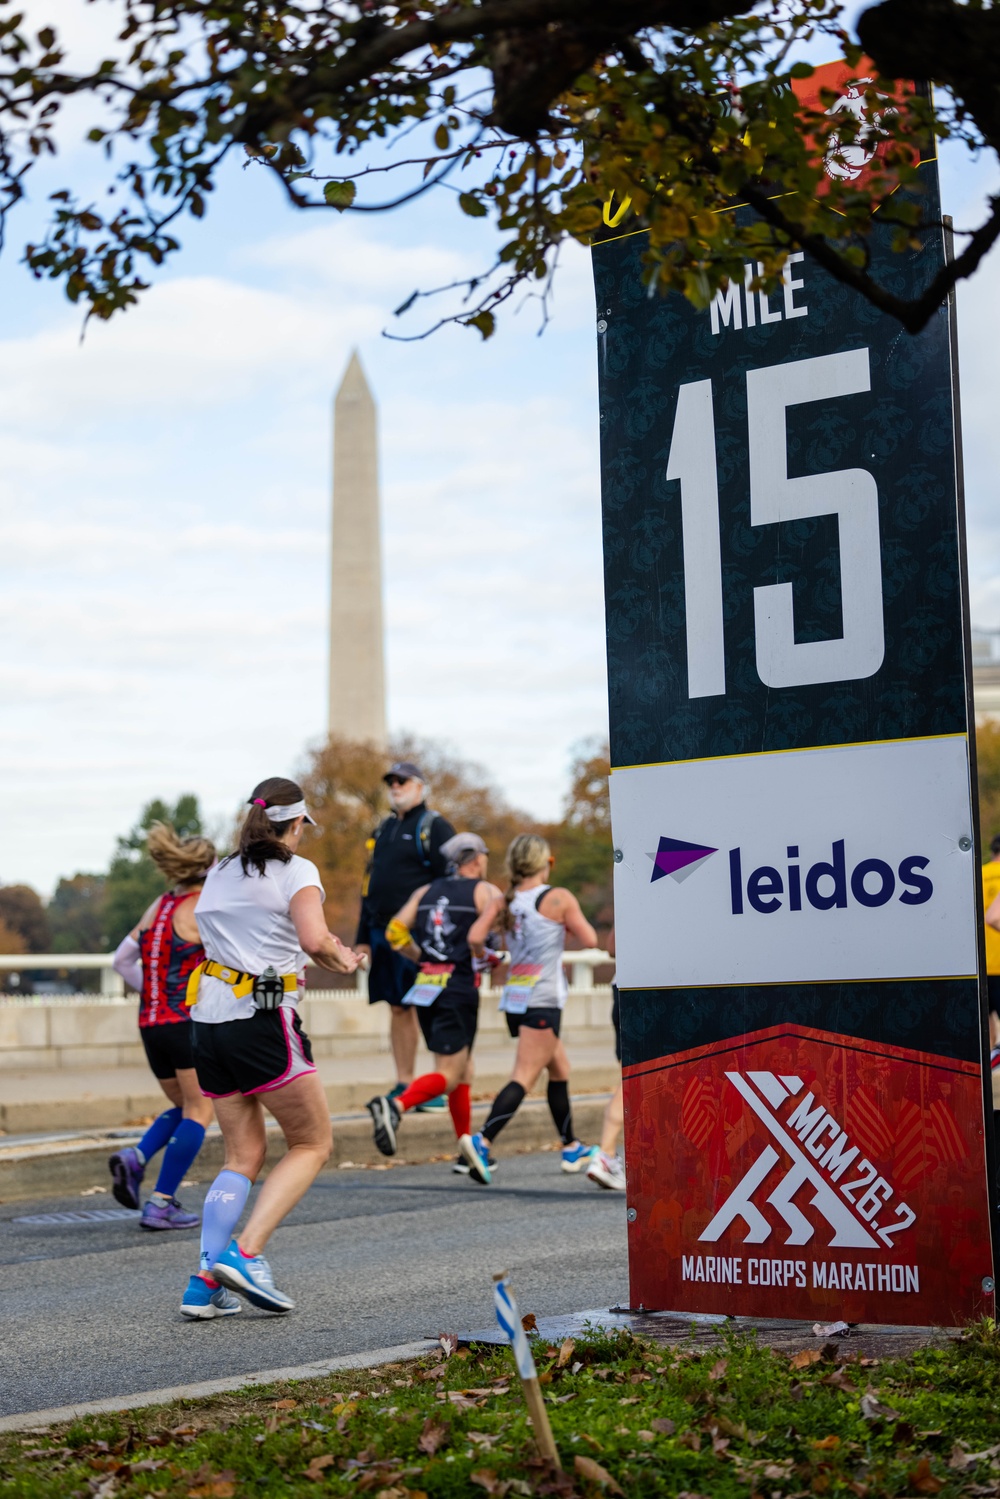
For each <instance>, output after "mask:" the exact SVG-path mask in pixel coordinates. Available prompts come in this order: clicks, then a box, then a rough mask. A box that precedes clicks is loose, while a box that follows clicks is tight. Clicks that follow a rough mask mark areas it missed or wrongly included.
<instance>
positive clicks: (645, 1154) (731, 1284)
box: [625, 1025, 993, 1325]
mask: <svg viewBox="0 0 1000 1499" xmlns="http://www.w3.org/2000/svg"><path fill="white" fill-rule="evenodd" d="M625 1120H626V1126H625V1128H626V1152H627V1161H628V1184H629V1203H630V1205H631V1207H633V1208H634V1209H635V1210H636V1216H635V1219H634V1221H632V1222H630V1224H629V1266H630V1278H631V1299H632V1305H633V1306H644V1307H646V1308H648V1309H662V1310H674V1311H700V1312H731V1313H733V1314H734V1315H735V1314H739V1315H740V1316H758V1317H791V1318H805V1319H808V1320H815V1319H819V1320H835V1319H838V1318H843V1320H844V1321H847V1322H876V1323H878V1322H883V1323H918V1324H929V1323H936V1324H944V1325H953V1324H958V1323H963V1322H967V1321H968V1320H969V1319H970V1318H973V1317H977V1316H980V1315H983V1314H990V1315H992V1312H993V1297H992V1295H989V1294H987V1293H985V1292H984V1291H983V1279H984V1277H986V1276H989V1275H991V1273H992V1263H991V1252H990V1243H989V1238H988V1221H989V1205H988V1203H987V1200H986V1168H985V1160H984V1146H983V1089H982V1081H981V1075H980V1069H979V1067H978V1066H977V1065H976V1064H974V1063H970V1062H959V1061H954V1060H952V1059H950V1058H947V1057H937V1056H930V1055H927V1054H925V1053H921V1052H914V1051H907V1050H904V1049H903V1048H901V1047H890V1046H879V1045H876V1044H874V1043H872V1042H868V1041H864V1042H862V1041H858V1040H854V1039H852V1038H850V1037H846V1036H837V1035H831V1034H829V1033H827V1032H824V1031H815V1030H810V1029H807V1028H806V1027H802V1026H789V1025H782V1026H772V1027H770V1028H769V1029H767V1030H761V1031H756V1032H754V1033H753V1034H751V1035H747V1036H740V1037H736V1038H733V1039H731V1040H728V1041H721V1042H718V1043H716V1044H714V1045H711V1046H703V1047H699V1048H697V1049H695V1050H692V1051H687V1052H679V1053H677V1054H675V1055H673V1056H670V1057H665V1058H662V1059H661V1060H659V1061H655V1062H647V1063H643V1064H642V1065H640V1066H635V1067H628V1068H626V1069H625Z"/></svg>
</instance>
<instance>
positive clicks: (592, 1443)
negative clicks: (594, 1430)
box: [579, 1421, 656, 1452]
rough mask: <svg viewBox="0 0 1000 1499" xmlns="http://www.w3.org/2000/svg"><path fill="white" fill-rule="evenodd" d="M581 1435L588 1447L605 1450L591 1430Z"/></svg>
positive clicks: (600, 1450) (597, 1450)
mask: <svg viewBox="0 0 1000 1499" xmlns="http://www.w3.org/2000/svg"><path fill="white" fill-rule="evenodd" d="M653 1425H654V1426H655V1425H656V1422H655V1421H654V1422H653ZM579 1435H580V1441H581V1442H586V1444H587V1446H588V1447H593V1449H594V1451H595V1452H603V1451H604V1448H603V1447H602V1446H601V1444H600V1442H599V1441H598V1440H597V1438H596V1437H592V1436H591V1435H590V1432H589V1431H581V1432H580V1434H579Z"/></svg>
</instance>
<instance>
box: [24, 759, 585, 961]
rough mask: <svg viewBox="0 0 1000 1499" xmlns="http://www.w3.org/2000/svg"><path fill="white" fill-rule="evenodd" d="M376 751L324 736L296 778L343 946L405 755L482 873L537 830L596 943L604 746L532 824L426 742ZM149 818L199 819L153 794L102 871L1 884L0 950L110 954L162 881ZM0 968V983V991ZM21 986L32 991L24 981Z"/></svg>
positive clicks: (179, 823)
mask: <svg viewBox="0 0 1000 1499" xmlns="http://www.w3.org/2000/svg"><path fill="white" fill-rule="evenodd" d="M387 753H388V758H387V754H386V752H383V751H381V750H378V749H376V748H375V747H374V746H372V745H371V744H362V743H356V742H354V741H352V740H349V739H342V738H336V737H335V738H331V739H329V740H328V741H327V742H326V743H325V744H324V745H322V746H321V747H320V748H318V749H316V750H315V751H313V752H312V753H311V754H310V755H309V757H308V759H307V762H306V765H305V767H304V769H303V771H302V772H301V774H300V779H301V781H302V783H303V786H304V788H305V793H306V798H307V800H308V801H309V804H310V806H311V808H312V809H313V812H314V815H315V817H316V820H317V822H318V823H319V828H318V829H317V830H316V831H315V832H313V831H311V830H310V833H309V836H308V838H307V840H306V841H305V842H304V843H303V845H302V853H303V854H305V855H306V857H307V858H310V859H313V860H314V861H315V862H316V864H317V865H318V866H319V869H320V873H321V875H322V878H323V884H324V887H325V889H326V894H327V903H326V915H327V921H328V922H329V924H330V927H331V928H332V930H334V931H335V932H337V934H338V935H339V936H340V937H342V938H343V939H344V940H345V941H353V938H354V934H355V927H356V924H357V919H358V908H359V899H360V890H361V885H362V881H363V879H364V874H365V867H366V863H367V859H368V849H367V841H368V840H369V839H370V838H371V836H372V835H373V833H374V831H375V829H376V828H377V827H378V825H379V823H380V822H381V820H382V818H383V817H385V816H387V815H388V811H389V805H388V800H387V798H386V793H385V786H384V784H383V781H382V776H383V774H384V772H385V767H386V765H387V764H388V763H389V762H390V760H395V759H404V760H415V761H416V762H417V764H419V765H420V766H421V767H422V768H423V769H424V771H425V774H426V775H427V777H428V783H429V793H428V800H429V803H430V805H431V806H432V807H434V808H435V809H436V810H437V811H439V812H441V813H443V814H444V816H446V817H447V818H448V819H449V820H450V821H451V822H453V823H454V825H455V826H456V827H458V828H462V829H471V830H472V831H473V832H476V833H479V834H480V835H481V836H482V837H483V838H485V840H486V842H487V844H488V846H489V848H490V851H491V860H490V872H491V875H492V877H493V878H494V879H496V880H500V881H501V882H502V872H503V856H504V851H505V850H506V847H507V845H508V843H509V842H510V840H511V839H512V838H513V837H514V836H515V835H516V834H517V833H522V832H538V833H541V834H542V835H543V836H544V837H546V838H547V839H548V840H549V843H550V844H551V846H552V850H553V853H554V854H555V856H556V868H555V871H554V874H553V879H554V880H555V881H557V882H558V883H559V884H565V885H568V886H569V887H570V888H571V889H572V890H574V891H575V892H576V894H577V895H579V897H580V900H581V902H582V904H583V907H584V910H585V912H586V914H587V916H588V917H589V918H590V920H591V921H592V922H593V923H594V925H595V926H596V927H597V929H598V935H599V938H600V940H601V942H602V943H603V942H604V941H606V939H607V936H608V933H609V931H610V928H611V924H612V921H613V907H612V889H611V870H612V859H611V818H610V810H609V803H608V774H609V764H608V753H607V747H606V746H602V745H600V744H597V743H593V744H590V743H588V744H585V745H582V746H580V747H579V749H578V752H577V754H576V756H575V758H574V760H573V763H572V766H571V770H570V786H569V790H568V792H567V795H566V798H565V803H564V809H563V815H562V817H561V819H560V820H559V821H557V822H552V823H540V822H538V821H537V820H536V819H535V818H533V817H531V816H530V815H529V814H528V813H526V812H520V811H518V810H517V809H515V808H513V807H511V806H510V804H509V803H508V802H507V800H506V798H505V797H504V795H503V793H502V792H501V791H500V790H499V789H498V788H497V787H496V786H495V785H494V784H493V783H492V782H491V780H490V778H489V776H488V774H487V772H486V771H485V770H484V769H483V768H482V767H481V766H478V765H474V764H470V763H469V762H466V761H464V760H461V759H459V758H457V757H456V756H454V755H453V754H451V753H450V752H449V751H448V750H447V749H446V748H444V747H442V746H441V745H439V744H436V743H434V742H433V741H431V740H424V739H418V738H416V737H414V736H412V735H404V736H401V737H400V738H399V739H397V740H396V741H394V742H393V744H392V745H391V746H390V747H389V750H388V752H387ZM154 822H170V823H172V824H173V826H174V827H175V828H176V829H177V831H178V832H179V833H181V834H182V835H188V834H191V833H204V832H205V831H206V828H205V824H204V819H203V816H202V812H201V809H200V807H199V804H198V798H197V797H196V796H195V795H194V794H193V793H190V792H189V793H186V794H185V795H183V796H181V797H179V798H178V799H177V801H176V802H175V803H173V804H171V803H170V802H168V801H165V800H162V799H160V798H156V799H154V800H153V801H151V802H148V803H147V804H146V806H144V807H143V809H142V811H141V813H140V815H139V817H138V819H137V821H136V823H135V825H134V826H133V827H132V828H131V829H130V830H129V832H128V833H126V834H124V835H123V836H121V837H119V838H118V840H117V843H116V847H115V851H114V854H113V855H112V858H111V862H110V864H109V866H108V869H107V871H106V872H105V873H79V874H75V875H73V876H72V877H66V878H63V879H61V880H60V881H59V883H58V885H57V886H56V888H55V891H54V892H53V895H52V898H51V900H49V901H48V902H47V903H46V902H45V901H43V900H42V898H41V896H40V895H39V894H38V892H37V891H36V890H33V889H32V888H31V886H29V885H21V884H14V885H0V952H3V953H21V952H23V953H41V952H51V953H100V952H110V951H112V950H113V949H114V948H115V947H116V946H117V945H118V943H119V942H120V941H121V939H122V937H123V936H124V935H125V933H126V932H128V931H130V930H131V928H132V927H133V926H135V924H136V922H137V921H138V920H139V919H140V917H141V916H142V914H143V912H144V911H145V910H146V908H147V907H148V906H149V905H150V904H151V902H152V901H153V900H155V899H156V897H157V896H158V895H160V894H161V893H162V892H163V890H164V888H165V884H164V880H163V877H162V876H161V874H160V872H159V870H158V869H157V868H156V866H155V864H154V863H153V861H152V860H151V859H150V857H149V855H148V854H147V852H146V836H147V834H148V832H149V829H150V827H151V825H152V824H153V823H154ZM237 827H238V820H236V821H234V824H233V827H232V828H231V830H230V832H229V835H228V836H226V837H223V838H221V839H219V840H217V841H218V842H219V843H220V854H222V853H225V852H226V850H227V849H228V848H231V847H232V846H233V845H234V842H235V835H236V829H237ZM72 977H73V980H74V982H79V983H80V985H81V987H88V988H96V987H97V975H96V973H92V974H89V975H85V974H83V973H81V974H79V975H72ZM6 987H8V985H7V984H6V982H5V979H4V975H3V974H2V973H0V988H6ZM19 987H20V988H21V989H22V990H23V989H25V988H30V987H31V984H30V980H27V979H25V980H24V981H22V982H21V984H20V985H19Z"/></svg>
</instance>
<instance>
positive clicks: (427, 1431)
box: [417, 1416, 448, 1457]
mask: <svg viewBox="0 0 1000 1499" xmlns="http://www.w3.org/2000/svg"><path fill="white" fill-rule="evenodd" d="M447 1439H448V1428H447V1426H446V1425H445V1424H444V1422H443V1421H435V1419H434V1417H433V1416H428V1417H427V1420H426V1421H425V1422H424V1429H423V1431H422V1432H421V1433H420V1436H419V1437H418V1438H417V1447H418V1449H419V1450H420V1451H421V1452H426V1454H427V1456H428V1457H433V1456H434V1454H435V1452H436V1451H437V1450H438V1448H439V1447H440V1446H442V1445H443V1444H444V1442H446V1441H447Z"/></svg>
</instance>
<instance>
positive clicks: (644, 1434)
mask: <svg viewBox="0 0 1000 1499" xmlns="http://www.w3.org/2000/svg"><path fill="white" fill-rule="evenodd" d="M636 1436H637V1437H638V1438H639V1441H640V1442H655V1441H656V1432H655V1431H637V1432H636Z"/></svg>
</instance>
